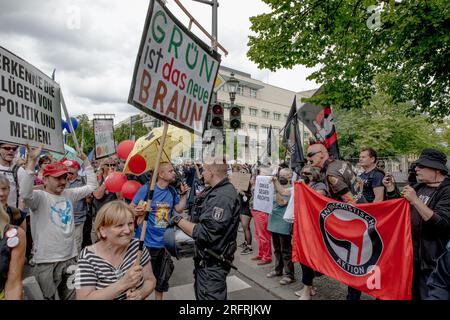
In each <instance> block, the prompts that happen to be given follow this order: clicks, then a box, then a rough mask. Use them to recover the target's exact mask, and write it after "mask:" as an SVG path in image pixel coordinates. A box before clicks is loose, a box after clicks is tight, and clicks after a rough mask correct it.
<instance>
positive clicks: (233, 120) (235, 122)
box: [230, 106, 241, 129]
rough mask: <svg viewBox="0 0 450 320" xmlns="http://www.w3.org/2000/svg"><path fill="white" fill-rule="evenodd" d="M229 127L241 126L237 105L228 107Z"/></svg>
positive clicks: (237, 127)
mask: <svg viewBox="0 0 450 320" xmlns="http://www.w3.org/2000/svg"><path fill="white" fill-rule="evenodd" d="M230 128H231V129H240V128H241V108H240V107H238V106H234V107H232V108H231V109H230Z"/></svg>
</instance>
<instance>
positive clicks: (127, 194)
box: [122, 180, 142, 200]
mask: <svg viewBox="0 0 450 320" xmlns="http://www.w3.org/2000/svg"><path fill="white" fill-rule="evenodd" d="M140 187H142V185H141V184H140V183H139V182H137V181H136V180H128V181H127V182H125V183H124V184H123V186H122V195H123V197H124V198H125V199H128V200H133V198H134V195H135V194H136V192H137V191H138V190H139V188H140Z"/></svg>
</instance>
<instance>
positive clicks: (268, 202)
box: [253, 176, 275, 213]
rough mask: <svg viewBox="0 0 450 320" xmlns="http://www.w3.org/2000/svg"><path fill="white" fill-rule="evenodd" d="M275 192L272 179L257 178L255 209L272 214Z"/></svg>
mask: <svg viewBox="0 0 450 320" xmlns="http://www.w3.org/2000/svg"><path fill="white" fill-rule="evenodd" d="M274 191H275V190H274V186H273V183H272V177H270V176H257V177H256V185H255V194H254V196H253V209H255V210H258V211H262V212H266V213H272V210H273V196H274Z"/></svg>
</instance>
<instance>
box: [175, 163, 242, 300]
mask: <svg viewBox="0 0 450 320" xmlns="http://www.w3.org/2000/svg"><path fill="white" fill-rule="evenodd" d="M208 160H209V161H206V163H205V165H204V170H203V178H204V180H205V184H207V185H209V187H207V188H206V189H205V190H204V191H203V192H202V194H201V196H200V197H199V199H198V200H197V201H196V203H195V208H194V213H195V214H194V215H193V216H192V217H191V220H192V221H188V220H186V219H183V218H181V216H175V217H173V218H172V224H175V225H177V226H178V227H179V228H180V229H181V230H183V231H184V232H185V233H186V234H187V235H189V236H191V237H192V238H193V239H194V241H195V253H194V266H195V269H194V278H195V283H194V289H195V297H196V299H197V300H226V299H227V285H226V277H227V275H228V273H229V272H230V268H231V266H232V265H231V262H232V261H233V258H234V253H235V251H236V248H237V245H236V237H237V230H238V225H239V207H240V202H239V197H238V194H237V192H236V189H235V188H234V186H233V185H232V184H231V182H230V181H229V180H228V178H227V165H226V163H224V161H223V159H217V158H215V159H208Z"/></svg>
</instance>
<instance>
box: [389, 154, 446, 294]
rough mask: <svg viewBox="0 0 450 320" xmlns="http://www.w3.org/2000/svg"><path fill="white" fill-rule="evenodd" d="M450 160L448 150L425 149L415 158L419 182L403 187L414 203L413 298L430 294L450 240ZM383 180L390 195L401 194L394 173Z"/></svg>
mask: <svg viewBox="0 0 450 320" xmlns="http://www.w3.org/2000/svg"><path fill="white" fill-rule="evenodd" d="M446 163H447V156H446V155H445V154H444V153H442V152H440V151H438V150H434V149H424V150H422V153H421V154H420V157H419V159H418V160H417V161H416V162H415V170H416V174H417V181H418V182H419V183H418V184H416V185H414V186H412V187H411V186H406V187H405V188H403V196H404V197H405V199H406V200H408V201H409V203H410V204H411V235H412V240H413V284H412V294H413V300H422V299H425V298H427V296H428V287H427V280H428V278H429V276H430V274H431V272H432V271H433V270H434V268H435V267H436V260H437V259H438V257H439V256H440V255H442V254H443V253H444V252H445V251H446V245H447V243H448V241H449V240H450V177H448V175H447V174H448V167H447V165H446ZM383 184H384V185H385V187H386V190H387V198H388V199H393V198H398V197H400V194H399V193H398V192H397V191H396V190H395V188H394V183H393V182H392V179H391V178H390V176H387V177H385V178H384V179H383Z"/></svg>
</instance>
